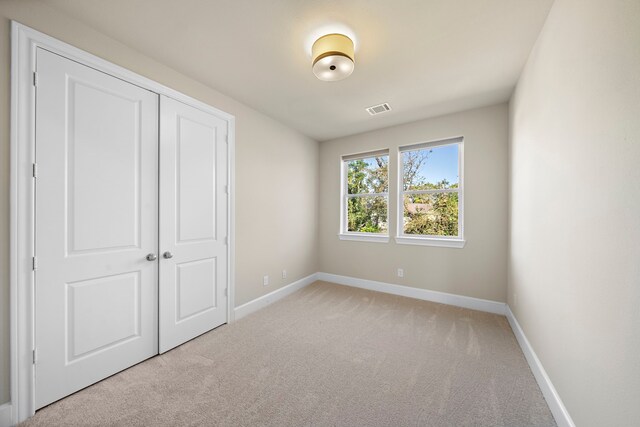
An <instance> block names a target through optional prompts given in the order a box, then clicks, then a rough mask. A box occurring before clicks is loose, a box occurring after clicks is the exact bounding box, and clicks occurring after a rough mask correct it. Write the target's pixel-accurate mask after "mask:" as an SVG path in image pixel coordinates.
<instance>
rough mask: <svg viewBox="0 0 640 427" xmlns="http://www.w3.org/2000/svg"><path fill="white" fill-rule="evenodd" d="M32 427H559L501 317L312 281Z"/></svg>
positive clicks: (58, 406)
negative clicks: (104, 426) (312, 282)
mask: <svg viewBox="0 0 640 427" xmlns="http://www.w3.org/2000/svg"><path fill="white" fill-rule="evenodd" d="M25 425H26V426H45V425H46V426H66V425H74V426H75V425H112V426H125V425H126V426H129V425H134V426H135V425H138V426H160V425H162V426H198V425H220V426H510V427H511V426H545V427H546V426H555V425H556V424H555V422H554V420H553V417H552V415H551V413H550V412H549V409H548V407H547V405H546V403H545V400H544V398H543V397H542V394H541V393H540V390H539V388H538V386H537V384H536V382H535V380H534V378H533V375H532V374H531V371H530V370H529V367H528V365H527V363H526V361H525V359H524V356H523V354H522V352H521V351H520V349H519V347H518V344H517V342H516V339H515V337H514V335H513V333H512V332H511V329H510V328H509V324H508V323H507V320H506V319H505V318H504V317H502V316H497V315H493V314H487V313H482V312H478V311H472V310H466V309H462V308H456V307H450V306H446V305H441V304H435V303H430V302H425V301H418V300H413V299H409V298H403V297H397V296H393V295H387V294H382V293H377V292H371V291H365V290H361V289H355V288H349V287H345V286H340V285H334V284H329V283H323V282H316V283H314V284H313V285H311V286H308V287H307V288H305V289H302V290H300V291H298V292H296V293H294V294H292V295H291V296H289V297H287V298H285V299H284V300H282V301H280V302H277V303H275V304H273V305H271V306H269V307H267V308H265V309H263V310H261V311H259V312H257V313H255V314H253V315H251V316H248V317H246V318H244V319H242V320H240V321H238V322H236V323H235V324H233V325H231V326H226V325H225V326H222V327H220V328H218V329H216V330H214V331H212V332H209V333H207V334H205V335H202V336H201V337H199V338H196V339H195V340H193V341H190V342H188V343H186V344H184V345H182V346H181V347H179V348H177V349H175V350H173V351H170V352H169V353H166V354H164V355H162V356H158V357H154V358H152V359H149V360H148V361H146V362H143V363H141V364H139V365H137V366H134V367H132V368H129V369H127V370H126V371H124V372H121V373H119V374H117V375H114V376H113V377H110V378H108V379H106V380H104V381H102V382H100V383H98V384H95V385H93V386H91V387H89V388H86V389H84V390H82V391H80V392H78V393H76V394H74V395H72V396H69V397H68V398H66V399H63V400H61V401H59V402H57V403H54V404H52V405H50V406H48V407H46V408H43V409H42V410H40V411H38V412H37V413H36V415H35V417H33V418H31V419H30V420H29V421H28V422H27V423H25Z"/></svg>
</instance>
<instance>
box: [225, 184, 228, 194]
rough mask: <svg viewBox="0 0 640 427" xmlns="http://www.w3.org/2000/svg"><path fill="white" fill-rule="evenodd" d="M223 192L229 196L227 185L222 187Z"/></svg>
mask: <svg viewBox="0 0 640 427" xmlns="http://www.w3.org/2000/svg"><path fill="white" fill-rule="evenodd" d="M224 192H225V194H229V186H228V185H225V186H224Z"/></svg>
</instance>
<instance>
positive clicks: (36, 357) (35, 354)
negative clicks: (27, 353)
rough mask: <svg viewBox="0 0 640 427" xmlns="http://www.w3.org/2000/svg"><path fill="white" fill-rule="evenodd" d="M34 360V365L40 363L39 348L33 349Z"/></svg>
mask: <svg viewBox="0 0 640 427" xmlns="http://www.w3.org/2000/svg"><path fill="white" fill-rule="evenodd" d="M32 358H33V364H34V365H35V364H36V363H38V349H37V348H34V349H33V353H32Z"/></svg>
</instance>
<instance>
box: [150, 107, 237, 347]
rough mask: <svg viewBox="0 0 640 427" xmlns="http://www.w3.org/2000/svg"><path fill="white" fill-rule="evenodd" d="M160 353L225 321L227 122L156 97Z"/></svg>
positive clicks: (192, 108)
mask: <svg viewBox="0 0 640 427" xmlns="http://www.w3.org/2000/svg"><path fill="white" fill-rule="evenodd" d="M160 116H161V120H160V252H161V253H165V252H170V253H171V254H172V257H171V258H164V257H162V259H161V260H160V352H161V353H162V352H165V351H167V350H169V349H171V348H173V347H175V346H177V345H179V344H181V343H183V342H185V341H188V340H190V339H191V338H194V337H196V336H198V335H200V334H202V333H204V332H206V331H208V330H211V329H213V328H215V327H217V326H219V325H221V324H223V323H225V322H226V320H227V297H226V296H225V288H226V283H227V248H226V237H227V196H226V192H225V186H226V185H227V144H226V137H227V122H226V121H224V120H222V119H219V118H217V117H215V116H213V115H211V114H207V113H205V112H203V111H201V110H198V109H196V108H194V107H191V106H188V105H186V104H182V103H181V102H178V101H175V100H173V99H170V98H166V97H164V96H161V97H160Z"/></svg>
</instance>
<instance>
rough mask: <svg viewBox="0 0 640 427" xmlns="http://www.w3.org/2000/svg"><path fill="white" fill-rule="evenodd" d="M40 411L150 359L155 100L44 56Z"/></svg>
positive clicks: (39, 184)
mask: <svg viewBox="0 0 640 427" xmlns="http://www.w3.org/2000/svg"><path fill="white" fill-rule="evenodd" d="M37 72H38V86H37V88H36V162H37V170H38V172H37V179H36V181H35V182H36V184H35V185H36V214H35V216H36V218H35V220H36V231H35V235H36V259H37V269H36V271H35V293H36V300H35V313H36V315H35V322H36V345H37V348H36V355H37V356H36V358H37V362H36V365H35V378H36V380H35V381H36V387H35V390H36V407H37V408H40V407H42V406H45V405H47V404H49V403H51V402H53V401H55V400H58V399H60V398H61V397H64V396H66V395H68V394H70V393H73V392H75V391H77V390H79V389H81V388H83V387H86V386H88V385H90V384H92V383H94V382H96V381H99V380H101V379H103V378H105V377H107V376H109V375H112V374H114V373H116V372H118V371H120V370H122V369H125V368H127V367H129V366H131V365H133V364H135V363H138V362H140V361H142V360H144V359H146V358H148V357H151V356H153V355H154V354H157V349H158V341H157V330H158V328H157V319H158V314H157V280H158V273H157V271H158V264H157V261H148V260H147V259H146V256H147V254H149V253H156V251H157V245H158V241H157V235H158V233H157V230H158V220H157V218H158V211H157V209H158V95H157V94H154V93H152V92H149V91H147V90H144V89H141V88H139V87H137V86H134V85H132V84H129V83H126V82H124V81H122V80H120V79H117V78H114V77H112V76H109V75H107V74H104V73H101V72H99V71H96V70H94V69H92V68H89V67H85V66H83V65H80V64H78V63H76V62H73V61H70V60H68V59H65V58H63V57H61V56H58V55H56V54H53V53H50V52H48V51H46V50H43V49H38V50H37Z"/></svg>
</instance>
